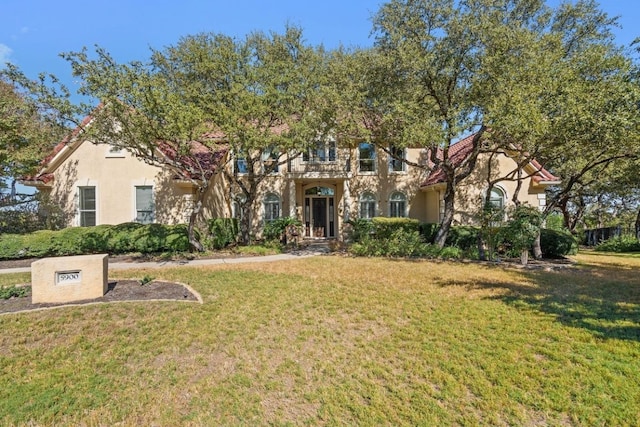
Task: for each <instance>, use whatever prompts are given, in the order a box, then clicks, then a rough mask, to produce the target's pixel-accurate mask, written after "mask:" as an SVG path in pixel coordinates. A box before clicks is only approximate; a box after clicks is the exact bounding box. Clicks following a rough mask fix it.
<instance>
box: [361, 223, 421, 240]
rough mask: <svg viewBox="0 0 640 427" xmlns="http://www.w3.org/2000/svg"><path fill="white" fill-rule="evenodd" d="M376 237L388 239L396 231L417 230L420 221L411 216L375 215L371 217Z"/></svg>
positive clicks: (408, 231) (410, 231) (409, 231)
mask: <svg viewBox="0 0 640 427" xmlns="http://www.w3.org/2000/svg"><path fill="white" fill-rule="evenodd" d="M371 223H372V225H373V232H374V234H375V237H376V239H380V240H381V239H389V238H391V236H392V235H393V234H394V233H395V232H396V231H397V230H402V231H405V232H407V233H412V232H414V231H415V232H419V231H420V221H418V220H417V219H412V218H386V217H375V218H372V219H371Z"/></svg>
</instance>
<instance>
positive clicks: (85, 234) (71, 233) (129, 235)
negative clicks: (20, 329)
mask: <svg viewBox="0 0 640 427" xmlns="http://www.w3.org/2000/svg"><path fill="white" fill-rule="evenodd" d="M190 247H191V245H190V244H189V236H188V232H187V226H186V225H184V224H179V225H161V224H148V225H142V224H137V223H125V224H120V225H116V226H112V225H100V226H96V227H70V228H66V229H64V230H60V231H50V230H40V231H36V232H34V233H31V234H25V235H3V236H0V259H17V258H30V257H36V258H39V257H45V256H66V255H82V254H90V253H111V254H118V253H126V252H142V253H152V252H186V251H188V250H189V249H190Z"/></svg>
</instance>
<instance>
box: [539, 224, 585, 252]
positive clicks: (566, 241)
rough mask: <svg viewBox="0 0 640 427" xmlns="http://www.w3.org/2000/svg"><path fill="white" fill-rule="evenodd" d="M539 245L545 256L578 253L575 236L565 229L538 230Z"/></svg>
mask: <svg viewBox="0 0 640 427" xmlns="http://www.w3.org/2000/svg"><path fill="white" fill-rule="evenodd" d="M540 247H541V249H542V254H543V255H544V256H545V257H547V258H560V257H563V256H565V255H575V254H577V253H578V242H577V240H576V238H575V237H574V236H573V235H571V234H570V233H568V232H566V231H559V230H551V229H548V228H543V229H541V230H540Z"/></svg>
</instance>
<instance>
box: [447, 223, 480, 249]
mask: <svg viewBox="0 0 640 427" xmlns="http://www.w3.org/2000/svg"><path fill="white" fill-rule="evenodd" d="M479 232H480V229H479V228H478V227H472V226H454V227H451V230H450V231H449V235H448V236H447V246H452V247H456V248H459V249H462V250H469V249H471V248H473V247H476V246H477V245H478V233H479Z"/></svg>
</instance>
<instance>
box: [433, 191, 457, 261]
mask: <svg viewBox="0 0 640 427" xmlns="http://www.w3.org/2000/svg"><path fill="white" fill-rule="evenodd" d="M455 197H456V191H455V188H454V185H453V184H452V183H450V182H448V183H447V188H446V189H445V191H444V216H443V218H442V223H441V224H440V228H439V229H438V232H437V233H436V238H435V244H436V245H438V247H439V248H440V249H442V248H444V245H445V244H446V243H447V237H448V236H449V230H450V229H451V224H452V223H453V214H454V208H455V204H454V201H455Z"/></svg>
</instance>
